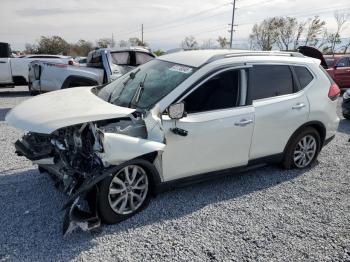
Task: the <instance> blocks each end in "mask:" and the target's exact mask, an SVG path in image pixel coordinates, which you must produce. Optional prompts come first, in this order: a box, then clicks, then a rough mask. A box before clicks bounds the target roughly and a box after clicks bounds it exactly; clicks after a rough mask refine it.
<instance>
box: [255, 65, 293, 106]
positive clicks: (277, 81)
mask: <svg viewBox="0 0 350 262" xmlns="http://www.w3.org/2000/svg"><path fill="white" fill-rule="evenodd" d="M250 81H251V82H250V90H249V94H250V98H251V100H256V99H262V98H268V97H274V96H280V95H286V94H291V93H293V77H292V72H291V71H290V68H289V66H286V65H255V66H253V68H252V70H251V77H250Z"/></svg>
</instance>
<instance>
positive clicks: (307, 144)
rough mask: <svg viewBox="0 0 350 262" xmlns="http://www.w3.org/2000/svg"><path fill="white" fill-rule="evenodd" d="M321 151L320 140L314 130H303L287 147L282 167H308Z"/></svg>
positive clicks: (310, 128) (309, 128)
mask: <svg viewBox="0 0 350 262" xmlns="http://www.w3.org/2000/svg"><path fill="white" fill-rule="evenodd" d="M320 150H321V138H320V135H319V133H318V132H317V130H316V129H314V128H312V127H308V128H305V129H304V130H303V131H301V132H300V133H299V134H298V135H296V136H295V137H294V138H293V139H292V140H291V142H290V143H289V145H288V146H287V149H286V152H285V156H284V160H283V162H282V165H283V167H284V168H285V169H292V168H298V169H303V168H307V167H309V166H310V165H311V164H312V163H313V162H314V161H315V160H316V159H317V156H318V153H319V152H320Z"/></svg>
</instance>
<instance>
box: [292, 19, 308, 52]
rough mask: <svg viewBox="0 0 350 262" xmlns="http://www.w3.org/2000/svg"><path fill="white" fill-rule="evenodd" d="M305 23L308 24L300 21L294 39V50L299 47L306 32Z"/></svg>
mask: <svg viewBox="0 0 350 262" xmlns="http://www.w3.org/2000/svg"><path fill="white" fill-rule="evenodd" d="M305 25H306V22H299V25H298V29H297V31H296V34H295V37H294V41H293V50H296V49H297V48H298V47H299V42H300V38H301V35H302V34H303V32H304V27H305Z"/></svg>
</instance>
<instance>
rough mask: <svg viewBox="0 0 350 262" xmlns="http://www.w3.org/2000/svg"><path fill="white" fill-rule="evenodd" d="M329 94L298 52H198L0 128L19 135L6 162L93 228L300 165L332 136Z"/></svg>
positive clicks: (164, 60) (56, 95)
mask: <svg viewBox="0 0 350 262" xmlns="http://www.w3.org/2000/svg"><path fill="white" fill-rule="evenodd" d="M339 94H340V90H339V88H338V86H337V85H336V84H335V83H334V82H333V81H332V80H331V78H330V77H329V76H328V75H327V73H326V72H325V71H324V70H323V68H322V67H321V66H320V61H319V60H317V59H313V58H306V57H304V56H303V55H301V54H299V53H285V52H252V51H232V50H198V51H187V52H179V53H174V54H169V55H164V56H161V57H159V58H157V59H154V60H152V61H149V62H148V63H145V64H144V65H141V66H140V67H138V68H136V69H134V70H133V71H131V72H129V73H127V74H125V75H123V76H122V77H120V78H119V79H117V80H115V81H113V82H112V83H110V84H108V85H105V86H104V87H80V88H79V87H78V88H72V89H69V90H60V91H57V92H52V93H51V94H46V95H42V96H37V97H35V98H32V99H29V100H26V101H24V102H23V103H22V104H20V105H18V106H17V107H15V108H14V109H12V110H11V111H10V112H9V113H8V115H7V116H6V122H7V123H8V124H10V125H13V126H15V127H17V128H22V129H25V130H27V131H29V133H27V134H26V135H25V136H24V137H23V138H22V139H21V140H18V141H17V142H16V144H15V145H16V151H17V153H18V154H19V155H24V156H26V157H27V158H28V159H30V160H32V161H33V162H34V163H36V164H38V165H39V167H40V169H41V170H47V171H48V172H49V173H51V174H52V175H53V176H54V177H56V178H57V180H59V181H60V182H59V184H60V185H61V188H63V190H64V191H65V192H67V193H68V194H69V195H70V199H69V200H68V202H67V204H66V205H65V206H66V207H67V208H68V209H67V210H68V211H67V216H69V219H67V220H72V219H77V215H76V214H79V212H78V211H77V210H79V206H81V205H79V204H78V203H79V201H81V200H82V199H85V201H87V202H88V203H89V205H90V207H91V210H93V211H91V212H90V215H91V217H92V218H91V219H90V220H87V219H86V216H85V218H82V217H81V219H82V220H84V219H85V220H84V222H85V223H87V226H86V227H89V226H91V227H94V226H95V225H96V224H99V222H100V220H99V219H100V217H101V218H102V219H103V221H104V222H106V223H111V224H112V223H117V222H119V221H122V220H124V219H126V218H128V217H130V216H132V215H133V214H135V213H137V212H139V211H140V210H142V209H143V208H144V207H145V206H146V205H147V203H148V201H149V197H150V194H151V193H152V192H157V191H158V190H163V189H165V188H168V187H173V186H177V185H181V184H182V183H189V182H191V181H192V182H193V181H196V180H203V179H208V178H210V177H218V176H219V175H220V174H227V172H229V173H232V172H233V171H235V170H243V169H245V168H247V167H257V166H260V165H261V164H266V163H278V164H281V165H282V166H283V167H284V168H286V169H291V168H299V169H302V168H307V167H309V166H310V165H311V164H312V163H313V162H314V161H315V159H316V158H317V156H318V153H319V152H320V150H321V149H322V147H323V146H324V145H326V144H327V143H328V142H329V141H331V140H332V139H333V138H334V136H335V132H336V129H337V126H338V123H339V118H338V116H337V113H336V107H337V101H336V100H337V98H338V96H339ZM33 111H34V112H35V114H33ZM97 192H99V193H98V194H97ZM80 222H81V221H80ZM65 228H66V230H68V228H70V227H69V226H66V227H65Z"/></svg>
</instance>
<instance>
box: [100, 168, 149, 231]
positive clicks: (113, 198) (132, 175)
mask: <svg viewBox="0 0 350 262" xmlns="http://www.w3.org/2000/svg"><path fill="white" fill-rule="evenodd" d="M149 188H150V181H149V178H148V175H147V171H146V169H145V168H144V167H142V166H141V165H138V164H130V165H128V166H126V167H124V168H122V169H120V170H119V171H118V172H117V173H115V174H114V175H113V176H111V177H108V178H106V179H105V180H103V181H102V183H101V185H100V193H99V199H98V204H99V212H100V215H101V218H102V219H103V221H104V222H106V223H107V224H115V223H118V222H120V221H122V220H125V219H127V218H129V217H131V216H133V215H134V214H136V213H138V212H139V211H141V210H142V209H143V208H145V207H146V206H147V204H148V202H149V197H150V192H149V191H150V190H149Z"/></svg>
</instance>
